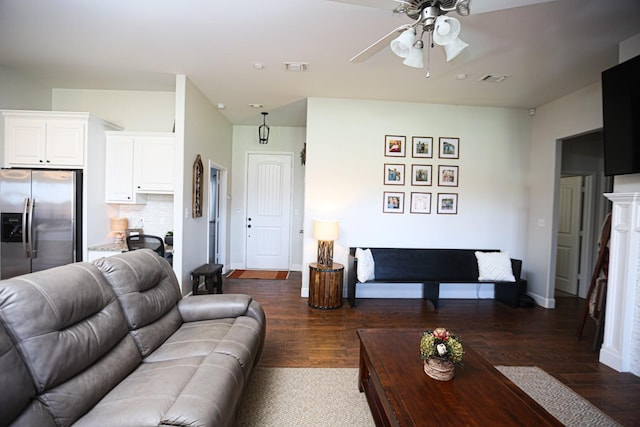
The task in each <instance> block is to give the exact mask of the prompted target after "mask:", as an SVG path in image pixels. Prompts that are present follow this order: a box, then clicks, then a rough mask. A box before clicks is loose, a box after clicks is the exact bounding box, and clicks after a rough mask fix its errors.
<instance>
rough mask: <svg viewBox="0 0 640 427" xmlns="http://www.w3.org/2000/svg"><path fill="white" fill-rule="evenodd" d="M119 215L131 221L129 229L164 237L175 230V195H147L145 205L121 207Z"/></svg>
mask: <svg viewBox="0 0 640 427" xmlns="http://www.w3.org/2000/svg"><path fill="white" fill-rule="evenodd" d="M119 215H120V216H121V217H125V218H127V219H128V220H129V228H142V229H143V230H144V233H145V234H152V235H155V236H160V237H164V235H165V234H166V233H167V231H172V230H173V195H171V194H147V203H146V204H144V205H120V214H119Z"/></svg>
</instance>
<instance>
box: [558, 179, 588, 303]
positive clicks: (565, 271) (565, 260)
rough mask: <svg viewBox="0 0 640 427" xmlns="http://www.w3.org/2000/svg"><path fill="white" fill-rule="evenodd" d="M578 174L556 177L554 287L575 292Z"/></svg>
mask: <svg viewBox="0 0 640 427" xmlns="http://www.w3.org/2000/svg"><path fill="white" fill-rule="evenodd" d="M581 206H582V177H581V176H570V177H564V178H561V179H560V219H559V221H558V246H557V255H556V289H558V290H560V291H562V292H566V293H568V294H571V295H577V294H578V261H579V259H580V228H581V227H580V221H581Z"/></svg>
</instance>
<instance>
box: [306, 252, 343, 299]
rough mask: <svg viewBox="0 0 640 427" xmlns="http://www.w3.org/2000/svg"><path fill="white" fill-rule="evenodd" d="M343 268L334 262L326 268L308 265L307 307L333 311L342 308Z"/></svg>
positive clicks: (316, 264)
mask: <svg viewBox="0 0 640 427" xmlns="http://www.w3.org/2000/svg"><path fill="white" fill-rule="evenodd" d="M343 271H344V266H343V265H342V264H338V263H337V262H334V263H333V264H331V265H329V266H326V265H320V264H318V263H315V262H314V263H311V264H310V265H309V300H308V302H309V305H310V306H311V307H313V308H320V309H324V310H327V309H333V308H340V307H341V306H342V278H343V274H344V273H343Z"/></svg>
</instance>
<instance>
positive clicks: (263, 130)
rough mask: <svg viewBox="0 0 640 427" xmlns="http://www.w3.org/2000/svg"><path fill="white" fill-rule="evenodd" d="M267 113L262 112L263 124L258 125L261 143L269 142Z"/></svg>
mask: <svg viewBox="0 0 640 427" xmlns="http://www.w3.org/2000/svg"><path fill="white" fill-rule="evenodd" d="M267 114H269V113H266V112H264V111H263V112H262V124H261V125H260V126H259V127H258V139H259V141H260V144H266V143H268V142H269V126H268V125H267V123H266V121H267Z"/></svg>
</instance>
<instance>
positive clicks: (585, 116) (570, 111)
mask: <svg viewBox="0 0 640 427" xmlns="http://www.w3.org/2000/svg"><path fill="white" fill-rule="evenodd" d="M601 127H602V96H601V85H600V83H596V84H593V85H591V86H588V87H586V88H584V89H582V90H580V91H577V92H574V93H572V94H570V95H568V96H565V97H563V98H560V99H558V100H556V101H553V102H551V103H549V104H546V105H543V106H541V107H538V108H537V112H536V115H535V116H534V117H533V128H532V137H531V158H530V161H531V164H530V167H529V171H530V175H529V182H528V187H529V188H530V193H529V201H528V206H529V222H528V224H527V227H528V231H527V235H528V239H527V250H526V265H528V266H529V267H528V268H529V269H530V272H529V274H528V275H527V279H528V293H529V294H530V295H531V296H532V297H533V298H534V299H535V300H536V302H537V303H538V304H540V305H542V306H543V307H547V308H553V307H555V298H554V289H555V257H556V250H555V247H556V236H557V227H556V222H557V218H558V197H559V195H558V189H559V185H560V180H559V175H560V174H559V171H560V166H561V165H560V161H559V159H560V157H559V154H560V148H561V147H560V144H559V141H560V140H562V139H566V138H568V137H571V136H576V135H581V134H583V133H586V132H591V131H593V130H596V129H600V128H601Z"/></svg>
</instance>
